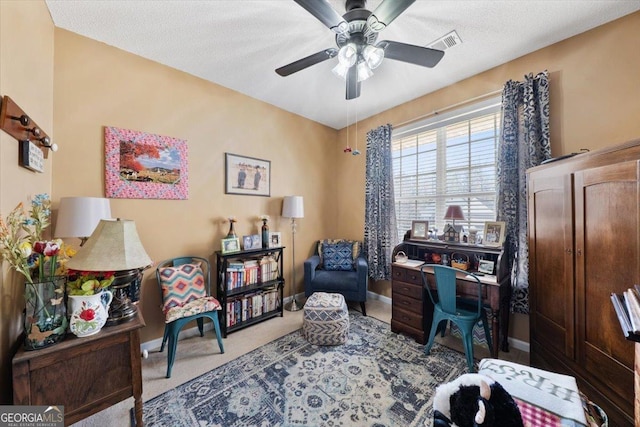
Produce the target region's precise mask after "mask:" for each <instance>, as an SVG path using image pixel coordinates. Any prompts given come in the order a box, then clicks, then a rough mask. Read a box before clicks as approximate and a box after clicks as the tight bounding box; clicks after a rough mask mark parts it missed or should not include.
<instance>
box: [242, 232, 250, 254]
mask: <svg viewBox="0 0 640 427" xmlns="http://www.w3.org/2000/svg"><path fill="white" fill-rule="evenodd" d="M251 244H252V243H251V236H242V249H243V250H245V251H248V250H250V249H251Z"/></svg>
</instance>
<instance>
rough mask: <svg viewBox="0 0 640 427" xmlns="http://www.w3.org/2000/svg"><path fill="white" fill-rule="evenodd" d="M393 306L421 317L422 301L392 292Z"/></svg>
mask: <svg viewBox="0 0 640 427" xmlns="http://www.w3.org/2000/svg"><path fill="white" fill-rule="evenodd" d="M392 298H393V306H394V307H398V308H402V309H403V310H409V311H412V312H414V313H416V314H419V315H421V316H422V300H421V299H415V298H410V297H408V296H406V295H402V294H400V293H397V292H394V293H393V295H392Z"/></svg>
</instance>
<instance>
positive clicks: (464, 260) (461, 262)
mask: <svg viewBox="0 0 640 427" xmlns="http://www.w3.org/2000/svg"><path fill="white" fill-rule="evenodd" d="M469 266H470V263H469V255H467V254H463V253H457V252H454V253H452V254H451V267H453V268H458V269H460V270H465V271H466V270H468V269H469Z"/></svg>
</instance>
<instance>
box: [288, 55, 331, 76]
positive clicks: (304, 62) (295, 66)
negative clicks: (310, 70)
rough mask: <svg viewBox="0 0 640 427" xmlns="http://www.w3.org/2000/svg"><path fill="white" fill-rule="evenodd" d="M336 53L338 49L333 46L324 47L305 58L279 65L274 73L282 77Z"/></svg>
mask: <svg viewBox="0 0 640 427" xmlns="http://www.w3.org/2000/svg"><path fill="white" fill-rule="evenodd" d="M337 54H338V49H334V48H330V49H325V50H323V51H320V52H318V53H314V54H313V55H309V56H307V57H305V58H302V59H298V60H297V61H294V62H292V63H291V64H288V65H285V66H283V67H280V68H278V69H277V70H276V73H278V74H280V75H281V76H283V77H284V76H288V75H290V74H293V73H296V72H298V71H300V70H304V69H305V68H307V67H310V66H312V65H315V64H317V63H319V62H322V61H325V60H327V59H329V58H333V57H334V56H336V55H337Z"/></svg>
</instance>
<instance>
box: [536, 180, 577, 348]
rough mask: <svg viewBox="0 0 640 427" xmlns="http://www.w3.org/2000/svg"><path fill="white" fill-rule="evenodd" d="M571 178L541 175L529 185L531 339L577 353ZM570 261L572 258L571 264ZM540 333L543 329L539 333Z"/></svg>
mask: <svg viewBox="0 0 640 427" xmlns="http://www.w3.org/2000/svg"><path fill="white" fill-rule="evenodd" d="M571 191H572V181H571V177H570V176H567V177H565V178H563V179H558V178H555V179H544V178H541V179H537V180H535V181H534V182H532V183H531V187H530V189H529V233H530V236H529V242H530V245H529V256H530V260H531V262H530V266H531V267H530V268H531V269H530V278H531V282H532V283H535V284H536V286H535V287H532V288H531V289H530V310H531V312H533V313H535V314H536V315H535V316H531V317H530V319H531V322H532V324H531V331H532V340H533V341H534V343H533V345H535V342H539V343H540V344H541V345H544V346H547V347H552V348H553V349H554V350H555V351H558V352H561V353H563V354H566V355H567V356H569V357H573V353H574V331H573V319H574V314H573V312H574V307H573V300H574V294H573V261H572V259H573V226H572V224H573V210H572V209H573V208H572V206H573V200H572V196H571ZM567 261H569V262H567ZM536 331H538V332H543V333H539V334H537V333H536Z"/></svg>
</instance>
